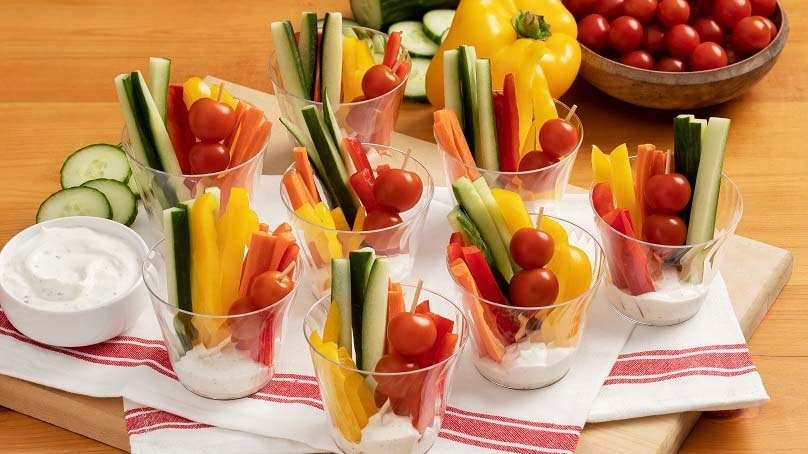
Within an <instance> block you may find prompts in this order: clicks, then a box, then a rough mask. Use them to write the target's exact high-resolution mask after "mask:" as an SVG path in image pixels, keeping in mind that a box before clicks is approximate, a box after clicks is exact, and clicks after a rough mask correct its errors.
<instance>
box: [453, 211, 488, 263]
mask: <svg viewBox="0 0 808 454" xmlns="http://www.w3.org/2000/svg"><path fill="white" fill-rule="evenodd" d="M447 219H448V220H449V225H451V226H452V229H453V230H455V231H457V232H460V233H462V234H463V239H464V240H465V241H466V242H467V243H470V244H473V245H474V246H477V249H479V250H480V251H481V252H482V253H483V256H484V257H485V261H486V262H488V266H489V267H491V269H492V270H496V263H495V262H494V257H493V256H492V255H491V250H490V249H489V248H488V245H487V244H485V241H483V236H482V235H481V234H480V231H479V230H478V229H477V226H476V225H474V222H472V221H471V218H469V215H468V213H466V212H465V211H464V210H463V208H460V207H459V206H455V207H454V208H452V211H450V212H449V214H448V215H447Z"/></svg>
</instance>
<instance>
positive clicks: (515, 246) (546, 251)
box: [510, 227, 555, 269]
mask: <svg viewBox="0 0 808 454" xmlns="http://www.w3.org/2000/svg"><path fill="white" fill-rule="evenodd" d="M554 250H555V243H554V242H553V237H551V236H550V235H549V234H548V233H547V232H545V231H542V230H539V229H535V228H533V227H524V228H521V229H519V230H517V231H516V233H514V234H513V237H512V238H511V244H510V253H511V258H513V261H514V262H516V264H517V265H519V266H520V267H522V268H525V269H533V268H541V267H543V266H544V265H547V264H548V263H549V262H550V259H551V258H553V251H554Z"/></svg>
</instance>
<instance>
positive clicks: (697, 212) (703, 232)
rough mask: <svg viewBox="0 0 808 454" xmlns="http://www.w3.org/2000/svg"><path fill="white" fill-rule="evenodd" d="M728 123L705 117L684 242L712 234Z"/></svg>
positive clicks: (695, 242) (699, 241) (708, 236)
mask: <svg viewBox="0 0 808 454" xmlns="http://www.w3.org/2000/svg"><path fill="white" fill-rule="evenodd" d="M729 125H730V120H729V119H728V118H718V117H711V118H710V119H709V120H708V121H707V127H706V128H705V132H704V142H703V143H702V147H701V159H699V171H698V176H697V177H696V186H695V187H694V190H693V205H692V207H691V209H690V224H689V225H688V226H687V244H698V243H703V242H705V241H710V240H712V239H713V235H715V213H716V209H717V208H718V194H719V192H720V191H721V169H722V168H723V165H724V153H725V151H726V148H727V137H729Z"/></svg>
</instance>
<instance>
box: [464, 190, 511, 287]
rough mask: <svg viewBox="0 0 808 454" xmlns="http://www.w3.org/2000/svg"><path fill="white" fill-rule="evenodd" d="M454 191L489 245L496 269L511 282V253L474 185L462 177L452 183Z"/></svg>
mask: <svg viewBox="0 0 808 454" xmlns="http://www.w3.org/2000/svg"><path fill="white" fill-rule="evenodd" d="M452 190H453V191H454V194H455V198H457V201H458V203H459V204H460V206H461V207H463V209H465V210H466V212H467V213H468V215H469V217H470V218H471V220H472V222H474V225H476V226H477V229H479V231H480V234H481V235H482V237H483V240H484V241H485V243H486V244H487V245H488V248H489V250H490V251H491V255H492V256H493V258H494V263H495V265H496V269H497V270H499V272H500V274H502V277H503V278H505V281H506V282H510V281H511V278H512V277H513V266H512V265H511V257H510V253H509V251H508V248H507V247H506V245H505V243H504V242H503V241H502V237H501V236H500V234H499V231H498V230H497V226H496V224H495V223H494V220H493V218H492V217H491V214H490V213H489V212H488V208H486V205H485V202H483V199H482V197H480V194H479V193H478V192H477V189H476V188H475V187H474V184H473V183H472V182H471V180H469V179H468V178H467V177H462V178H459V179H458V180H457V181H455V182H454V183H452Z"/></svg>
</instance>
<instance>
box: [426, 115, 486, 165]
mask: <svg viewBox="0 0 808 454" xmlns="http://www.w3.org/2000/svg"><path fill="white" fill-rule="evenodd" d="M434 119H435V133H436V135H438V134H440V135H441V136H442V137H439V138H438V139H439V140H440V141H441V144H442V145H444V147H445V148H446V149H450V150H452V151H451V153H452V154H453V155H455V157H457V159H458V160H459V161H460V162H462V163H463V164H465V165H466V174H467V175H468V177H469V179H471V180H476V179H477V178H478V177H479V176H480V173H479V172H478V171H477V164H475V163H474V158H473V157H472V156H471V149H470V148H469V145H468V143H467V142H466V137H465V136H464V135H463V129H462V128H461V127H460V122H459V121H458V120H457V115H455V113H454V112H453V111H451V110H448V109H441V110H438V111H436V112H435V114H434ZM438 125H440V127H438Z"/></svg>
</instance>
